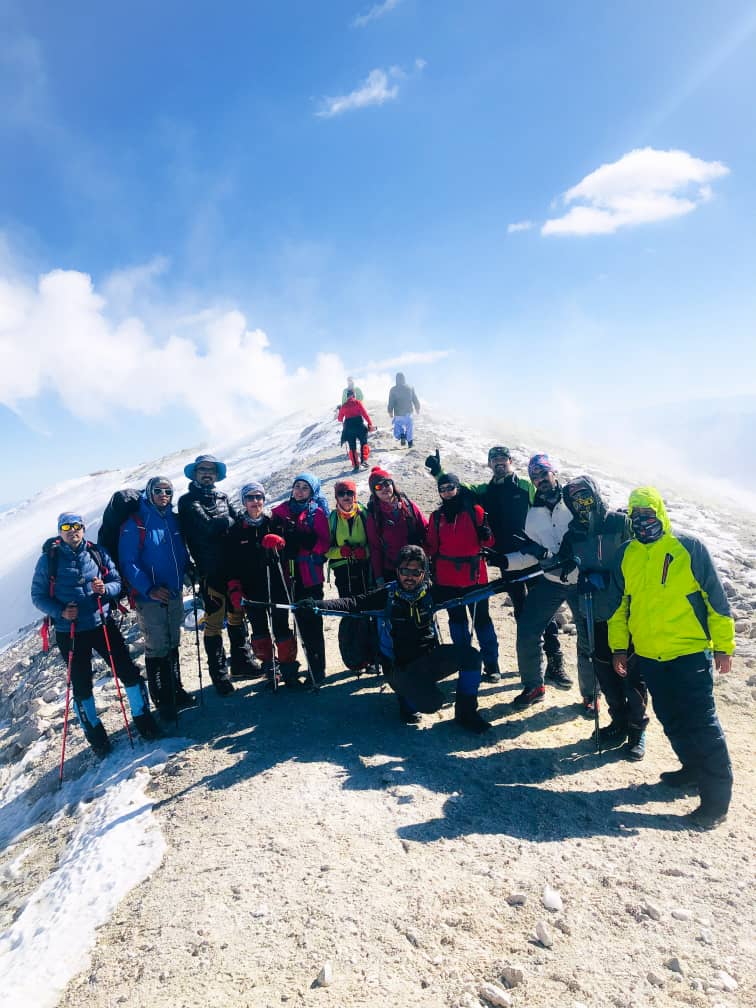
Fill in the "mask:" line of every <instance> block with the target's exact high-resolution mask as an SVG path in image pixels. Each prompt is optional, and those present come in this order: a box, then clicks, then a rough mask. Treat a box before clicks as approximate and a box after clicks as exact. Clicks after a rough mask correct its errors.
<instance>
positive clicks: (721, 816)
mask: <svg viewBox="0 0 756 1008" xmlns="http://www.w3.org/2000/svg"><path fill="white" fill-rule="evenodd" d="M684 818H685V819H686V820H687V822H689V823H690V825H691V826H697V827H698V828H699V829H705V830H710V829H715V828H716V827H717V826H719V825H720V824H721V823H723V822H724V821H725V819H726V818H727V809H726V808H725V809H723V808H715V807H710V806H708V805H705V804H704V803H703V802H701V804H700V805H699V806H698V808H695V809H693V811H692V812H688V814H687V815H686V816H685V817H684Z"/></svg>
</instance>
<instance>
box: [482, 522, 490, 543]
mask: <svg viewBox="0 0 756 1008" xmlns="http://www.w3.org/2000/svg"><path fill="white" fill-rule="evenodd" d="M492 537H493V533H492V532H491V528H490V526H489V525H488V523H487V522H483V524H482V525H479V526H478V540H479V541H480V542H485V541H486V540H487V539H491V538H492Z"/></svg>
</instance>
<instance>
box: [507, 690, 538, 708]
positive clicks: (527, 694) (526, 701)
mask: <svg viewBox="0 0 756 1008" xmlns="http://www.w3.org/2000/svg"><path fill="white" fill-rule="evenodd" d="M545 696H546V688H545V687H544V686H533V688H532V689H528V688H527V687H526V688H525V689H524V690H523V691H522V693H518V694H517V696H516V697H515V698H514V700H513V701H512V706H513V707H518V708H520V709H522V710H524V709H525V708H526V707H531V706H532V705H533V704H536V703H540V702H541V701H542V700H543V698H544V697H545Z"/></svg>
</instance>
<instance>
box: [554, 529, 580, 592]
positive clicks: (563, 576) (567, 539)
mask: <svg viewBox="0 0 756 1008" xmlns="http://www.w3.org/2000/svg"><path fill="white" fill-rule="evenodd" d="M557 560H559V561H560V564H561V568H562V569H561V572H560V574H559V580H560V581H561V582H562V584H565V583H566V581H567V578H568V577H569V575H570V574H571V573H572V572H573V571H574V570H575V568H576V567H577V560H576V559H575V553H574V550H573V548H572V536H571V535H570V533H569V532H567V533H565V536H564V538H563V539H562V544H561V546H560V547H559V552H558V553H557Z"/></svg>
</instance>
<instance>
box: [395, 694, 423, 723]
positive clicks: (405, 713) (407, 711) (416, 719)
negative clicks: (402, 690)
mask: <svg viewBox="0 0 756 1008" xmlns="http://www.w3.org/2000/svg"><path fill="white" fill-rule="evenodd" d="M397 699H398V700H399V717H400V718H401V719H402V721H403V722H404V723H405V724H409V725H412V724H420V715H419V714H418V713H417V711H414V710H412V708H411V707H410V705H409V704H408V703H407V701H406V700H405V699H404V697H401V696H400V697H398V698H397Z"/></svg>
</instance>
